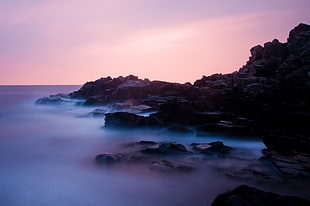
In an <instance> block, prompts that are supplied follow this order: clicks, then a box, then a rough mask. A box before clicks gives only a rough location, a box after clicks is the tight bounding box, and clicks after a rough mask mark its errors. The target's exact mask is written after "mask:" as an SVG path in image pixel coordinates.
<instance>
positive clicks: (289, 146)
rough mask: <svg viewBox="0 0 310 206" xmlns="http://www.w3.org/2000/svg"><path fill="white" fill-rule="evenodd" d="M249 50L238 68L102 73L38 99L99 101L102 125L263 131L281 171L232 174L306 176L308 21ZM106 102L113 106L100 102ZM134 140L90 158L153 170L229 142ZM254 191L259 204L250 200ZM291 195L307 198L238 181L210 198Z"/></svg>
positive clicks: (221, 201)
mask: <svg viewBox="0 0 310 206" xmlns="http://www.w3.org/2000/svg"><path fill="white" fill-rule="evenodd" d="M250 52H251V57H250V58H249V61H248V62H247V63H246V65H244V66H243V67H242V68H241V69H240V70H239V71H236V72H233V73H231V74H214V75H211V76H203V77H202V78H201V79H199V80H197V81H195V82H194V83H193V84H191V83H185V84H179V83H169V82H163V81H150V80H149V79H139V78H138V77H136V76H133V75H129V76H127V77H118V78H111V77H106V78H100V79H98V80H96V81H93V82H87V83H86V84H84V85H83V86H82V87H81V88H80V89H79V90H78V91H75V92H72V93H70V94H58V95H51V96H49V97H43V98H40V99H38V100H37V101H36V103H37V104H62V103H64V102H67V101H77V102H79V103H78V104H79V105H82V106H94V107H96V108H97V109H96V110H94V111H93V112H92V115H93V116H100V117H104V118H105V127H106V128H126V129H132V128H149V127H151V128H162V127H167V128H169V130H171V131H173V132H180V133H186V132H196V133H197V134H204V133H209V132H218V133H221V134H233V135H239V136H243V137H245V138H250V137H257V136H259V137H263V142H264V144H265V145H266V147H267V148H266V149H264V150H263V154H264V155H263V157H262V158H261V161H267V162H269V163H270V164H272V165H273V166H274V167H275V168H276V169H277V171H278V172H279V175H275V174H274V173H270V172H268V171H265V170H261V168H259V167H255V166H252V167H250V166H249V167H247V168H244V169H242V170H240V171H235V172H231V173H230V175H232V176H236V177H237V176H238V177H246V178H252V177H253V176H255V175H256V178H262V179H268V178H269V179H272V180H276V179H278V178H279V179H283V178H284V179H285V178H302V179H307V180H309V177H310V141H309V140H310V139H309V138H310V132H309V126H308V125H309V122H310V26H309V25H306V24H299V25H298V26H296V27H295V28H294V29H293V30H291V31H290V33H289V38H288V41H287V42H286V43H280V42H279V41H278V40H276V39H275V40H273V41H271V42H267V43H265V44H264V45H263V46H260V45H258V46H255V47H253V48H252V49H251V50H250ZM79 100H81V101H79ZM104 106H105V107H107V106H108V107H109V108H111V110H105V109H102V107H104ZM110 111H113V112H110ZM115 111H117V112H115ZM145 114H149V115H145ZM131 147H135V148H137V151H134V152H133V153H103V154H99V155H97V156H96V158H95V160H96V162H97V163H98V164H100V165H109V164H115V163H119V162H128V161H131V162H132V161H133V162H136V161H138V162H141V161H142V162H145V163H146V164H148V165H149V167H150V169H153V170H158V171H186V172H188V171H193V170H195V168H194V167H192V166H191V165H184V164H182V163H178V162H172V161H170V160H167V159H165V158H164V157H165V156H167V155H180V154H181V155H184V156H190V155H193V154H194V153H196V152H199V153H203V154H205V155H209V156H210V155H211V156H212V155H220V156H221V155H227V154H229V153H230V151H231V150H232V149H233V148H231V147H229V146H226V145H223V143H221V142H211V143H193V144H192V145H190V147H191V148H192V150H188V149H187V148H186V146H184V145H182V144H179V143H175V142H152V141H141V142H136V143H132V144H131ZM240 191H241V193H240ZM240 194H241V195H240ZM244 195H245V196H244ZM264 198H267V199H268V201H267V200H266V201H267V202H268V203H267V202H265V199H264ZM256 199H260V200H261V201H262V204H250V203H251V202H252V201H254V200H256ZM292 202H295V203H296V204H294V205H309V202H307V201H306V200H300V199H298V198H297V199H296V198H291V197H286V196H284V197H282V196H278V195H275V194H271V193H265V192H263V191H259V190H256V189H254V188H250V187H246V186H241V187H238V188H237V189H236V190H234V191H232V192H231V193H226V194H225V195H222V197H219V198H217V199H216V200H215V201H214V203H213V204H212V205H271V204H275V205H279V204H280V203H281V204H280V205H292ZM282 203H283V204H282ZM297 203H298V204H297Z"/></svg>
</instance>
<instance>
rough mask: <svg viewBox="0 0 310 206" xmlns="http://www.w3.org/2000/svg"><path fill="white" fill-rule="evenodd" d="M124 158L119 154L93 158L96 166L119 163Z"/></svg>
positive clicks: (104, 154) (105, 154) (106, 154)
mask: <svg viewBox="0 0 310 206" xmlns="http://www.w3.org/2000/svg"><path fill="white" fill-rule="evenodd" d="M123 157H124V155H123V154H120V153H116V154H115V153H108V152H107V153H103V154H98V155H97V156H96V158H95V161H96V163H97V164H112V163H115V162H119V161H120V160H121V159H122V158H123Z"/></svg>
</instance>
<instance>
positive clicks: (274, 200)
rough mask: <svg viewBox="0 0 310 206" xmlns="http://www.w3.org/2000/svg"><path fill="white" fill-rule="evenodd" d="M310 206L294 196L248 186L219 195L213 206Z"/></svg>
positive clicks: (241, 186)
mask: <svg viewBox="0 0 310 206" xmlns="http://www.w3.org/2000/svg"><path fill="white" fill-rule="evenodd" d="M276 205H283V206H309V205H310V202H309V201H308V200H306V199H302V198H299V197H294V196H282V195H279V194H276V193H272V192H265V191H262V190H259V189H256V188H254V187H249V186H247V185H240V186H238V187H237V188H235V189H234V190H232V191H228V192H226V193H223V194H220V195H218V196H217V197H216V198H215V200H214V201H213V202H212V204H211V206H276Z"/></svg>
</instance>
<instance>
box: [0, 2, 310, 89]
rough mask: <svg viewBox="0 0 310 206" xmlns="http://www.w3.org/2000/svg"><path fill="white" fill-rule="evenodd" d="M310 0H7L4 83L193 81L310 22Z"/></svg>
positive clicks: (2, 6)
mask: <svg viewBox="0 0 310 206" xmlns="http://www.w3.org/2000/svg"><path fill="white" fill-rule="evenodd" d="M309 11H310V0H295V1H292V0H287V1H284V0H268V1H267V0H262V1H245V0H234V1H231V0H226V1H220V0H217V1H215V0H192V1H191V0H109V1H108V0H89V1H82V0H53V1H47V0H27V1H26V0H1V1H0V62H1V63H0V72H1V76H0V84H82V83H84V82H86V81H89V80H94V79H97V78H100V77H102V76H113V77H117V76H119V75H128V74H135V75H138V76H139V77H141V78H150V79H160V80H167V81H175V82H186V81H190V82H193V81H194V80H196V79H198V78H200V77H201V76H202V75H208V74H212V73H228V72H232V71H235V70H238V69H239V68H240V67H241V66H242V65H243V64H245V62H246V61H247V59H248V57H249V49H250V48H251V47H252V46H255V45H257V44H263V43H264V42H267V41H272V40H273V39H274V38H278V39H279V40H280V41H282V42H283V41H286V38H287V36H288V32H289V30H291V29H292V28H293V27H295V26H297V24H299V23H301V22H303V23H307V24H309V23H310V12H309Z"/></svg>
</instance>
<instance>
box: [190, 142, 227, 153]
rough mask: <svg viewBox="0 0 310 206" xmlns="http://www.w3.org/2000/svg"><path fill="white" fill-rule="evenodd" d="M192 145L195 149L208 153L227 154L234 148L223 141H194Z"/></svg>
mask: <svg viewBox="0 0 310 206" xmlns="http://www.w3.org/2000/svg"><path fill="white" fill-rule="evenodd" d="M191 146H192V147H193V149H194V150H198V151H200V152H201V153H203V154H208V155H214V154H219V155H225V154H228V153H230V151H231V150H232V148H231V147H229V146H226V145H224V144H223V142H221V141H217V142H211V143H192V144H191Z"/></svg>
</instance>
